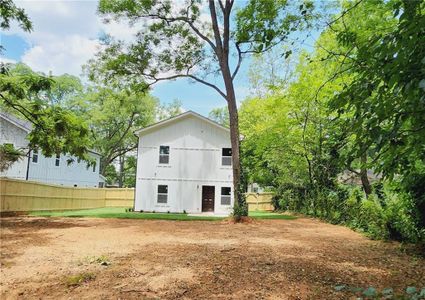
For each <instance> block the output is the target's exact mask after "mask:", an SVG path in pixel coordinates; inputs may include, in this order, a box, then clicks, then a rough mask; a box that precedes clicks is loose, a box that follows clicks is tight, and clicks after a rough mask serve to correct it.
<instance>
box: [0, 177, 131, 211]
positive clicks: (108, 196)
mask: <svg viewBox="0 0 425 300" xmlns="http://www.w3.org/2000/svg"><path fill="white" fill-rule="evenodd" d="M0 204H1V206H0V212H2V213H3V212H23V211H43V210H71V209H88V208H101V207H114V206H124V207H133V204H134V189H130V188H119V189H106V188H77V187H64V186H60V185H51V184H44V183H39V182H33V181H23V180H15V179H9V178H0Z"/></svg>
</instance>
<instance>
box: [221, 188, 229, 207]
mask: <svg viewBox="0 0 425 300" xmlns="http://www.w3.org/2000/svg"><path fill="white" fill-rule="evenodd" d="M230 193H231V188H230V187H222V188H221V205H230V197H231V196H230Z"/></svg>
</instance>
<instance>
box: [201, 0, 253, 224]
mask: <svg viewBox="0 0 425 300" xmlns="http://www.w3.org/2000/svg"><path fill="white" fill-rule="evenodd" d="M232 5H233V2H231V1H228V0H226V3H225V7H224V9H223V8H222V10H223V26H222V31H223V39H221V36H220V28H219V26H218V23H217V14H216V11H215V3H214V0H210V1H209V8H210V13H211V21H212V27H213V32H214V38H215V41H216V45H215V48H214V52H215V54H216V57H217V60H218V62H219V64H220V70H221V74H222V77H223V82H224V86H225V88H226V100H227V108H228V110H229V123H230V143H231V146H232V167H233V197H234V215H235V216H236V217H240V216H242V215H245V213H243V212H242V211H241V210H240V209H238V208H239V207H240V205H241V200H242V199H241V198H240V197H239V192H240V190H241V188H240V178H241V165H240V158H239V154H240V151H239V120H238V107H237V105H236V95H235V87H234V84H233V78H232V72H231V71H230V67H229V41H230V34H229V32H230V12H231V10H232Z"/></svg>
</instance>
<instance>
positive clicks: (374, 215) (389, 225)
mask: <svg viewBox="0 0 425 300" xmlns="http://www.w3.org/2000/svg"><path fill="white" fill-rule="evenodd" d="M374 191H375V192H374V194H372V195H370V196H369V197H366V196H365V194H364V192H363V191H362V190H361V188H360V187H356V186H348V185H337V186H335V187H333V188H332V189H325V188H324V189H320V190H318V189H308V188H306V187H297V186H293V185H291V186H289V185H287V186H282V187H280V188H279V189H278V191H277V192H276V195H275V196H274V197H273V206H274V207H275V209H277V210H289V211H294V212H300V213H303V214H306V215H310V216H314V217H319V218H321V219H324V220H326V221H328V222H330V223H333V224H342V225H346V226H348V227H350V228H353V229H355V230H358V231H361V232H364V233H366V234H367V235H368V236H369V237H370V238H372V239H393V240H399V241H406V242H413V243H418V242H419V243H425V228H424V227H423V226H421V225H420V221H419V216H418V212H417V211H416V209H415V206H414V203H413V199H412V197H411V196H410V195H409V194H407V193H403V192H399V191H397V190H394V189H393V188H392V187H391V186H385V185H383V184H382V183H381V184H379V185H376V186H375V187H374Z"/></svg>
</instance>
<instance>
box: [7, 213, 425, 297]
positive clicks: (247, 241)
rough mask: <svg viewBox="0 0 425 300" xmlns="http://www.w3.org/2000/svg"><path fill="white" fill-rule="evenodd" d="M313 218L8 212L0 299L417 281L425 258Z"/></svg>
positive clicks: (289, 291) (250, 291)
mask: <svg viewBox="0 0 425 300" xmlns="http://www.w3.org/2000/svg"><path fill="white" fill-rule="evenodd" d="M400 249H401V247H400V245H399V244H398V243H383V242H376V241H370V240H368V239H367V238H365V237H363V236H362V235H360V234H358V233H355V232H353V231H351V230H350V229H347V228H345V227H341V226H334V225H329V224H325V223H322V222H320V221H317V220H312V219H305V218H300V219H297V220H261V221H260V220H259V221H255V222H254V223H251V224H229V223H228V222H225V221H216V222H204V221H196V222H178V221H153V220H119V219H88V218H87V219H72V218H35V217H10V218H3V219H2V220H1V256H0V258H1V261H0V262H1V299H16V298H22V299H31V298H37V299H38V298H43V299H46V298H47V299H61V298H66V299H88V298H96V299H158V298H160V299H180V298H184V299H206V298H210V299H211V298H212V299H349V298H353V297H354V294H353V292H350V291H344V290H343V291H336V290H335V286H338V285H346V286H349V287H359V288H367V287H369V286H372V287H375V288H377V289H382V288H386V287H391V288H393V289H394V291H395V292H402V291H404V290H405V289H406V287H408V286H416V287H418V288H422V287H423V286H425V260H424V259H423V258H419V257H418V256H414V255H411V254H407V253H405V252H403V251H401V250H400Z"/></svg>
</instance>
